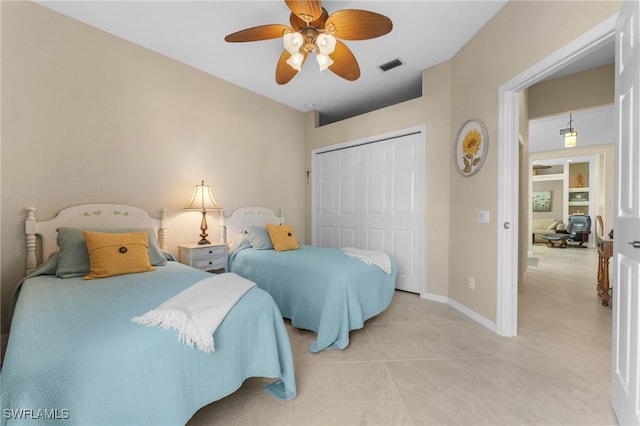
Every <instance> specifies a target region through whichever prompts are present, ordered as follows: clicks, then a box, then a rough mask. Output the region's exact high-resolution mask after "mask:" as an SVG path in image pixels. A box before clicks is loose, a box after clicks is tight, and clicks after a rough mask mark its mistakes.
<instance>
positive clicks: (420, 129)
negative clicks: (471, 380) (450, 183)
mask: <svg viewBox="0 0 640 426" xmlns="http://www.w3.org/2000/svg"><path fill="white" fill-rule="evenodd" d="M413 133H419V134H420V135H421V141H420V142H421V144H422V153H421V155H422V158H421V159H420V170H419V173H418V179H420V182H422V188H423V191H422V194H421V200H420V209H421V214H422V216H423V217H424V212H425V211H426V196H425V193H426V177H425V176H426V171H425V164H426V162H425V160H426V145H427V144H426V126H425V125H421V126H413V127H407V128H404V129H398V130H393V131H391V132H387V133H382V134H379V135H373V136H366V137H363V138H359V139H354V140H351V141H346V142H340V143H336V144H333V145H327V146H323V147H320V148H315V149H313V150H312V151H311V170H317V167H316V166H317V161H318V160H317V158H318V154H322V153H323V152H327V151H333V150H336V149H346V148H352V147H355V146H359V145H367V144H370V143H375V142H382V141H384V140H387V139H395V138H399V137H402V136H406V135H409V134H413ZM316 175H317V174H316V173H311V244H314V245H315V244H316V241H317V236H316V197H317V193H316V184H317V182H316ZM419 235H420V242H419V244H418V246H419V250H420V253H419V255H420V259H423V258H424V252H425V247H424V244H425V241H426V238H425V227H424V225H423V224H422V223H421V227H420V232H419ZM418 274H419V276H420V277H419V279H420V297H422V296H423V295H424V294H425V288H424V278H425V276H424V261H421V262H420V264H419V266H418Z"/></svg>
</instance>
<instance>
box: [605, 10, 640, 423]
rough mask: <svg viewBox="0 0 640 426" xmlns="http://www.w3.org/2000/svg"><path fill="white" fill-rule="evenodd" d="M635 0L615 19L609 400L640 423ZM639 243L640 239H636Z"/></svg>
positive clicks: (639, 102) (639, 44)
mask: <svg viewBox="0 0 640 426" xmlns="http://www.w3.org/2000/svg"><path fill="white" fill-rule="evenodd" d="M639 19H640V2H639V1H638V0H626V1H624V2H623V3H622V7H621V9H620V13H619V15H618V21H617V23H616V98H615V99H616V119H617V123H618V134H617V145H616V171H617V173H616V188H617V190H616V194H615V207H616V217H615V218H614V229H615V235H614V243H613V250H614V256H613V259H614V265H615V267H614V268H613V275H614V276H613V283H614V284H613V288H614V294H613V307H612V315H613V318H612V319H613V349H612V357H613V359H612V363H611V364H612V380H611V402H612V405H613V409H614V411H615V413H616V417H617V418H618V422H619V423H620V424H622V425H628V424H629V425H631V424H634V425H637V424H640V352H639V348H638V346H639V343H640V247H639V248H635V247H634V246H635V244H632V243H633V242H640V152H639V151H640V150H639V149H638V147H640V135H639V132H640V126H638V121H639V119H640V118H639V117H638V114H639V113H640V91H639V89H638V88H639V87H640V28H639V27H640V25H639ZM639 245H640V244H639Z"/></svg>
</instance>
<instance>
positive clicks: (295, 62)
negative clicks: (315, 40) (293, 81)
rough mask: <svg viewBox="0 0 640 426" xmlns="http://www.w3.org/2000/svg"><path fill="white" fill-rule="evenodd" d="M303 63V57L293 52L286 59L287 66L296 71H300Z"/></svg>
mask: <svg viewBox="0 0 640 426" xmlns="http://www.w3.org/2000/svg"><path fill="white" fill-rule="evenodd" d="M303 62H304V55H303V54H302V53H300V52H295V53H294V54H293V55H291V57H290V58H289V59H287V64H289V66H291V68H293V69H294V70H296V71H300V69H302V63H303Z"/></svg>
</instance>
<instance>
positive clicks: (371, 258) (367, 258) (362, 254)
mask: <svg viewBox="0 0 640 426" xmlns="http://www.w3.org/2000/svg"><path fill="white" fill-rule="evenodd" d="M342 251H344V252H345V254H346V255H347V256H351V257H355V258H356V259H360V260H362V261H363V262H364V263H366V264H367V265H371V264H373V265H376V266H377V267H378V268H380V269H382V270H383V271H384V272H385V273H386V274H387V275H391V259H390V258H389V255H388V254H387V253H385V252H383V251H376V250H363V249H357V248H354V247H344V248H343V249H342Z"/></svg>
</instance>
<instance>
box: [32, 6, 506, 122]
mask: <svg viewBox="0 0 640 426" xmlns="http://www.w3.org/2000/svg"><path fill="white" fill-rule="evenodd" d="M36 3H38V4H41V5H43V6H45V7H48V8H50V9H53V10H55V11H57V12H60V13H62V14H64V15H67V16H69V17H72V18H75V19H77V20H79V21H82V22H85V23H87V24H89V25H92V26H94V27H97V28H100V29H102V30H104V31H106V32H108V33H111V34H114V35H116V36H118V37H121V38H123V39H126V40H129V41H131V42H133V43H136V44H138V45H140V46H143V47H146V48H148V49H150V50H153V51H155V52H158V53H161V54H163V55H166V56H168V57H170V58H173V59H176V60H178V61H180V62H183V63H185V64H188V65H191V66H192V67H194V68H197V69H199V70H202V71H204V72H207V73H209V74H212V75H214V76H216V77H220V78H222V79H224V80H226V81H229V82H231V83H233V84H236V85H238V86H241V87H244V88H246V89H248V90H251V91H253V92H256V93H259V94H261V95H264V96H266V97H268V98H271V99H273V100H276V101H278V102H280V103H283V104H285V105H288V106H290V107H292V108H295V109H297V110H300V111H308V110H311V109H315V110H317V111H320V113H321V116H322V119H323V121H325V122H332V121H336V120H338V119H341V118H345V117H349V116H353V115H357V114H360V113H363V112H367V111H371V110H374V109H377V108H380V107H384V106H388V105H392V104H395V103H398V102H402V101H405V100H408V99H413V98H417V97H420V96H421V94H422V77H421V73H422V70H424V69H425V68H428V67H431V66H433V65H436V64H439V63H441V62H445V61H447V60H449V59H451V58H452V57H453V56H454V55H455V54H456V52H458V50H460V48H462V47H463V46H464V45H465V44H466V42H467V41H468V40H469V39H471V38H472V37H473V36H474V35H475V34H476V33H477V32H478V30H480V29H481V28H482V27H483V26H484V25H485V23H486V22H487V21H489V20H490V19H491V18H492V17H493V16H494V15H495V14H496V13H497V12H498V11H499V10H500V8H501V7H502V6H503V5H504V4H505V3H506V0H491V1H487V0H471V1H451V0H445V1H434V0H429V1H397V0H395V1H380V0H369V1H362V0H361V1H327V0H325V1H323V2H322V4H323V6H324V7H325V9H327V11H328V12H329V14H331V13H332V12H335V11H337V10H341V9H364V10H370V11H373V12H377V13H381V14H383V15H386V16H388V17H389V18H390V19H391V21H392V22H393V30H392V31H391V32H390V33H389V34H387V35H385V36H382V37H379V38H375V39H371V40H363V41H345V44H346V45H347V46H348V47H349V48H350V49H351V51H352V52H353V53H354V55H355V57H356V58H357V60H358V62H359V64H360V69H361V73H362V74H361V77H360V78H359V79H358V80H356V81H355V82H350V81H347V80H344V79H342V78H340V77H338V76H336V75H335V74H333V73H332V72H330V71H329V70H327V71H324V72H319V71H318V68H317V64H316V63H315V60H310V61H307V62H306V63H305V65H304V67H303V69H302V71H300V72H299V73H298V75H297V76H296V77H294V79H293V80H292V81H291V82H289V83H288V84H287V85H284V86H280V85H278V84H277V83H276V82H275V68H276V63H277V61H278V58H279V56H280V54H281V53H282V51H283V50H284V49H283V46H282V42H281V40H278V39H276V40H267V41H258V42H249V43H227V42H225V41H224V37H225V36H226V35H227V34H230V33H233V32H235V31H238V30H241V29H244V28H248V27H253V26H257V25H263V24H286V25H288V24H289V14H290V10H289V9H288V8H287V6H286V4H285V3H284V1H282V0H262V1H48V0H44V1H36ZM396 58H399V59H400V60H402V61H403V62H404V65H402V66H400V67H398V68H394V69H392V70H390V71H388V72H386V73H384V72H382V71H381V70H380V69H378V66H379V65H382V64H384V63H386V62H389V61H391V60H393V59H396ZM311 105H313V106H311Z"/></svg>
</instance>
